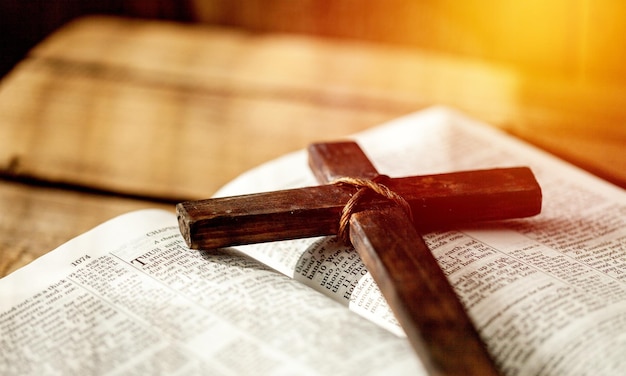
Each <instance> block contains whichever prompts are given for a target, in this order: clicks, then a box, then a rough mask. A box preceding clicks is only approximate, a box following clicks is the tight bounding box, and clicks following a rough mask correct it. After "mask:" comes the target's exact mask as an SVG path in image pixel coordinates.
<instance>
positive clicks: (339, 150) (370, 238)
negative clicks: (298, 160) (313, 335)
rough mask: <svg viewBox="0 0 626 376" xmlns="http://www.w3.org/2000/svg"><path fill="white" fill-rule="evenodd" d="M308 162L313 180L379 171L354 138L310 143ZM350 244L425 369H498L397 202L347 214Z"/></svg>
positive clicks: (432, 371)
mask: <svg viewBox="0 0 626 376" xmlns="http://www.w3.org/2000/svg"><path fill="white" fill-rule="evenodd" d="M309 161H310V163H309V164H310V166H311V169H312V170H313V172H314V174H315V176H316V177H317V179H318V181H319V182H320V183H329V182H332V181H334V180H335V179H338V178H342V177H353V178H364V179H372V178H374V177H376V176H377V175H378V174H379V173H378V171H377V170H376V168H375V167H374V166H373V165H372V163H371V162H370V161H369V159H368V158H367V156H366V155H365V153H364V152H363V150H361V148H360V147H359V146H358V145H357V144H356V143H354V142H338V143H328V144H315V145H312V146H310V147H309ZM350 242H351V243H352V244H353V245H354V248H355V249H356V251H357V252H358V253H359V255H360V256H361V259H362V260H363V262H364V263H365V266H366V267H367V269H368V271H369V272H370V273H371V274H372V277H373V278H374V280H375V281H376V283H377V284H378V286H379V287H380V289H381V292H382V293H383V296H384V297H385V299H386V300H387V302H388V303H389V305H390V307H391V309H392V310H393V312H394V314H395V316H396V317H397V318H398V321H399V322H400V324H401V325H402V328H403V329H404V331H405V333H406V334H407V337H408V338H409V341H410V342H411V345H412V346H413V348H414V349H415V351H416V353H417V354H418V356H419V357H420V359H422V361H423V363H424V366H425V367H426V369H427V370H428V371H429V374H432V375H481V376H482V375H497V374H498V371H497V370H496V367H495V365H494V363H493V361H492V360H491V357H490V356H489V354H488V353H487V351H486V348H485V346H484V344H483V342H482V340H481V339H480V336H479V335H478V333H477V332H476V330H475V328H474V326H473V325H472V322H471V321H470V319H469V317H468V315H467V313H466V312H465V309H464V307H463V305H462V304H461V303H460V300H459V298H458V297H457V295H456V293H455V292H454V290H453V289H452V286H450V284H449V282H448V280H447V278H446V276H445V275H444V273H443V272H442V271H441V269H440V268H439V265H438V264H437V261H436V260H435V258H434V257H433V255H432V253H431V252H430V250H429V249H428V246H426V243H424V240H423V239H422V237H421V235H420V234H419V233H418V232H417V230H416V228H415V227H414V226H413V223H412V222H411V220H410V217H409V216H408V215H407V213H405V212H404V210H403V208H402V207H400V206H398V205H393V206H391V207H388V208H384V209H382V210H363V211H358V212H356V213H353V214H352V215H351V216H350ZM451 354H454V355H451Z"/></svg>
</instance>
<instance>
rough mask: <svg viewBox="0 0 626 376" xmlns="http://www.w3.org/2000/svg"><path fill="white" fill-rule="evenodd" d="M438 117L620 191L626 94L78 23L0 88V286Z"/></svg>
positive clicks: (262, 39) (452, 66) (191, 30)
mask: <svg viewBox="0 0 626 376" xmlns="http://www.w3.org/2000/svg"><path fill="white" fill-rule="evenodd" d="M432 105H446V106H451V107H454V108H457V109H459V110H461V111H463V112H466V113H467V114H469V115H471V116H473V117H475V118H477V119H480V120H483V121H485V122H488V123H490V124H492V125H493V126H495V127H499V128H501V129H504V130H505V131H507V132H510V133H512V134H514V135H516V136H518V137H520V138H522V139H525V140H527V141H529V142H531V143H533V144H535V145H538V146H540V147H542V148H544V149H545V150H547V151H550V152H552V153H554V154H556V155H558V156H560V157H562V158H564V159H567V160H569V161H570V162H572V163H574V164H576V165H578V166H581V167H583V168H585V169H587V170H589V171H590V172H592V173H594V174H597V175H598V176H600V177H602V178H604V179H607V180H609V181H611V182H613V183H615V184H618V185H620V186H622V187H626V158H625V157H626V127H625V126H624V123H625V121H626V91H624V90H623V88H622V87H620V86H617V85H616V86H611V85H609V84H602V85H601V84H590V83H580V82H568V81H565V80H561V79H559V78H558V77H536V76H530V75H527V74H522V73H520V72H517V71H515V70H514V69H511V68H507V67H502V66H495V65H489V64H487V63H484V62H479V61H475V60H470V59H463V58H460V57H455V56H445V55H438V54H434V53H429V52H425V51H419V50H412V49H406V48H399V47H391V46H385V45H376V44H366V43H360V42H355V41H341V40H328V39H326V40H325V39H318V38H313V37H306V36H295V35H284V34H251V33H247V32H245V31H241V30H235V29H224V28H215V27H209V26H191V25H180V24H173V23H157V22H148V21H130V20H124V19H116V18H103V17H98V18H86V19H82V20H79V21H76V22H74V23H72V24H70V25H68V26H66V27H65V28H63V29H61V30H60V31H58V32H57V33H55V34H53V35H52V36H51V37H49V38H48V39H47V40H45V41H44V42H43V43H42V44H40V45H39V46H38V47H37V48H35V49H34V50H33V51H32V52H31V53H30V55H29V56H28V57H27V58H26V59H25V60H24V61H23V62H22V63H21V64H20V65H18V66H17V67H16V69H15V70H14V71H13V72H11V73H10V74H9V75H8V76H6V77H5V78H4V79H3V81H2V82H0V176H1V177H2V179H0V212H1V213H2V216H1V217H0V276H4V275H6V274H8V273H10V272H11V271H13V270H15V269H17V268H19V267H21V266H23V265H25V264H27V263H28V262H30V261H32V260H33V259H35V258H36V257H38V256H40V255H42V254H44V253H46V252H47V251H49V250H51V249H53V248H55V247H56V246H58V245H60V244H61V243H63V242H65V241H67V240H69V239H70V238H72V237H74V236H76V235H78V234H80V233H81V232H84V231H86V230H88V229H89V228H91V227H93V226H95V225H97V224H98V223H100V222H103V221H105V220H107V219H109V218H112V217H114V216H116V215H118V214H122V213H125V212H128V211H131V210H134V209H139V208H146V207H160V208H166V209H169V210H173V206H174V203H175V202H178V201H180V200H185V199H197V198H205V197H208V196H211V195H212V194H213V193H214V192H215V191H216V190H217V189H218V188H219V187H220V186H222V185H223V184H225V183H227V182H228V181H229V180H231V179H233V178H234V177H236V176H237V175H239V174H240V173H242V172H244V171H246V170H247V169H249V168H252V167H254V166H256V165H258V164H260V163H262V162H265V161H268V160H270V159H272V158H275V157H278V156H280V155H282V154H284V153H286V152H290V151H294V150H297V149H300V148H303V147H305V146H306V145H307V144H309V143H311V142H314V141H321V140H331V139H337V138H342V137H344V136H347V135H349V134H352V133H354V132H357V131H360V130H364V129H367V128H369V127H372V126H375V125H377V124H380V123H382V122H384V121H387V120H390V119H393V118H396V117H398V116H401V115H404V114H407V113H410V112H414V111H418V110H420V109H423V108H425V107H428V106H432Z"/></svg>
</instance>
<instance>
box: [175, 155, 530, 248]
mask: <svg viewBox="0 0 626 376" xmlns="http://www.w3.org/2000/svg"><path fill="white" fill-rule="evenodd" d="M384 183H385V185H386V186H387V187H389V189H391V190H392V191H393V192H395V193H397V194H399V195H400V196H402V198H404V199H405V200H406V201H407V202H408V204H409V205H410V206H411V210H412V213H413V218H414V221H415V223H416V224H417V225H425V226H431V227H434V226H441V225H450V224H458V223H463V222H468V221H480V220H496V219H507V218H518V217H528V216H532V215H535V214H538V213H539V212H540V211H541V189H540V187H539V185H538V183H537V181H536V180H535V177H534V175H533V174H532V172H531V171H530V170H529V169H528V168H524V167H518V168H503V169H492V170H476V171H463V172H453V173H447V174H437V175H425V176H414V177H404V178H393V179H388V180H386V181H385V182H384ZM355 192H356V189H355V188H354V187H352V186H349V185H343V184H326V185H321V186H315V187H307V188H300V189H288V190H283V191H275V192H263V193H256V194H248V195H241V196H233V197H220V198H214V199H206V200H198V201H186V202H183V203H180V204H178V205H177V206H176V210H177V214H178V221H179V225H180V229H181V232H182V234H183V237H184V238H185V241H186V242H187V244H188V245H189V246H190V247H191V248H193V249H211V248H220V247H227V246H233V245H241V244H249V243H259V242H267V241H275V240H285V239H294V238H306V237H312V236H321V235H332V234H336V233H337V230H338V227H339V218H340V217H341V212H342V209H343V207H344V206H345V205H346V203H347V202H348V200H349V199H350V197H351V196H352V195H353V194H354V193H355ZM363 205H366V207H385V206H387V205H389V202H388V201H387V199H385V198H383V197H380V196H373V197H371V198H370V199H368V200H367V201H366V202H364V203H363Z"/></svg>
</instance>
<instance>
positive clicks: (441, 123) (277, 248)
mask: <svg viewBox="0 0 626 376" xmlns="http://www.w3.org/2000/svg"><path fill="white" fill-rule="evenodd" d="M354 139H355V140H356V141H357V142H358V143H359V144H360V145H361V147H362V148H363V149H364V151H365V153H366V154H367V155H368V156H369V157H370V159H371V160H372V162H373V163H374V165H375V167H376V168H377V169H378V171H380V172H381V173H383V174H386V175H389V176H392V177H398V176H406V175H427V174H435V173H445V172H451V171H461V170H474V169H487V168H499V167H516V166H529V167H531V169H532V170H533V172H534V174H535V175H536V177H537V180H538V182H539V184H540V186H541V188H542V193H543V209H542V213H541V214H539V215H538V216H535V217H532V218H523V219H516V220H507V221H498V222H487V223H476V224H471V225H467V226H465V227H463V228H460V227H457V228H446V229H441V230H440V231H439V232H432V233H428V234H424V238H425V241H426V242H427V244H428V245H429V247H430V249H431V250H432V252H433V254H434V256H435V257H436V258H437V260H438V262H439V264H440V267H441V268H442V269H443V271H444V273H445V274H446V276H447V277H448V279H449V280H450V282H451V283H452V285H453V287H454V288H455V291H456V292H457V294H458V295H459V297H460V299H461V301H462V302H463V304H464V306H465V307H466V309H467V310H468V312H469V315H470V317H471V319H472V321H473V322H474V324H475V326H476V327H477V329H478V331H479V333H480V335H481V337H482V338H483V340H484V341H485V342H486V344H487V346H488V349H489V352H490V353H491V354H492V356H493V357H494V359H495V361H496V363H497V364H498V366H499V367H500V369H501V370H503V372H504V373H505V374H511V375H515V374H535V375H563V374H581V373H593V374H616V373H619V372H621V370H623V369H624V368H626V358H624V357H623V354H625V353H626V334H624V333H626V257H625V256H624V255H625V254H626V193H625V192H624V190H623V189H621V188H618V187H615V186H613V185H611V184H609V183H606V182H604V181H602V180H600V179H598V178H596V177H593V176H591V175H590V174H588V173H586V172H583V171H581V170H579V169H577V168H575V167H573V166H571V165H569V164H567V163H565V162H563V161H561V160H559V159H557V158H555V157H553V156H551V155H549V154H547V153H545V152H543V151H541V150H539V149H537V148H534V147H532V146H529V145H527V144H525V143H523V142H520V141H518V140H517V139H514V138H512V137H510V136H508V135H506V134H504V133H502V132H501V131H498V130H496V129H494V128H492V127H489V126H487V125H485V124H482V123H480V122H477V121H474V120H471V119H469V118H467V117H465V116H464V115H462V114H459V113H457V112H455V111H453V110H450V109H446V108H433V109H429V110H426V111H422V112H418V113H416V114H413V115H409V116H406V117H403V118H400V119H397V120H395V121H392V122H390V123H388V124H385V125H382V126H380V127H376V128H373V129H371V130H369V131H366V132H363V133H360V134H357V135H355V136H354ZM319 141H334V140H319ZM310 185H317V183H316V181H315V179H314V177H313V175H312V174H311V173H310V171H309V168H308V165H307V157H306V154H305V152H304V151H301V152H296V153H294V154H292V155H288V156H285V157H283V158H281V159H278V160H276V161H273V162H270V163H268V164H266V165H264V166H261V167H259V168H258V169H256V170H252V171H250V172H249V173H247V174H245V175H242V176H241V177H240V178H239V179H236V180H235V181H233V182H232V183H231V184H230V185H227V186H226V187H224V189H223V190H221V191H220V192H218V195H220V196H225V195H235V194H242V193H252V192H256V191H259V190H276V189H285V188H293V187H300V186H310ZM238 248H239V249H240V250H241V251H242V252H244V253H246V254H249V255H251V256H252V257H254V258H257V259H259V260H260V261H262V262H263V263H265V264H267V265H269V266H271V267H272V268H274V269H276V270H279V271H281V272H282V273H285V274H286V275H289V276H292V277H293V278H295V279H297V280H299V281H302V282H303V283H305V284H307V285H309V286H311V287H312V288H314V289H316V290H318V291H321V292H323V293H324V294H327V295H329V296H331V297H333V299H335V300H336V301H338V302H341V303H342V304H344V305H346V306H349V307H350V308H351V309H353V310H354V311H356V312H358V313H360V314H361V315H363V316H365V317H367V318H369V319H371V320H373V321H375V322H377V323H378V324H379V325H381V326H383V327H385V328H387V329H389V330H391V331H392V332H394V333H396V334H398V335H402V330H401V328H400V327H399V326H398V324H397V322H396V321H395V318H394V317H393V315H392V314H391V311H390V310H389V307H388V306H387V304H386V302H385V301H384V299H383V298H382V296H381V294H380V291H379V290H378V288H377V286H376V284H375V283H374V282H373V280H372V278H371V276H370V275H369V273H368V272H367V270H366V269H365V267H364V265H363V264H362V262H361V261H360V259H359V257H358V255H357V254H356V252H355V251H354V250H353V249H351V247H346V246H343V245H341V244H340V243H338V242H337V240H336V239H335V238H334V237H322V238H313V239H301V240H294V241H281V242H273V243H266V244H255V245H248V246H243V247H238Z"/></svg>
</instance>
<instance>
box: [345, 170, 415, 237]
mask: <svg viewBox="0 0 626 376" xmlns="http://www.w3.org/2000/svg"><path fill="white" fill-rule="evenodd" d="M388 179H389V176H387V175H378V176H376V177H375V178H374V179H362V178H353V177H342V178H337V179H335V180H334V181H333V184H345V185H350V186H353V187H356V188H358V190H357V191H356V193H355V194H354V195H352V197H351V198H350V200H348V202H347V203H346V205H344V207H343V209H342V210H341V218H340V219H339V231H338V232H337V236H338V237H339V238H340V239H341V240H342V241H343V242H344V243H345V244H350V231H349V228H350V217H351V216H352V214H354V213H355V212H356V211H357V206H358V204H359V203H360V202H361V201H362V200H363V199H364V198H365V196H366V195H367V193H369V192H374V193H376V194H378V195H380V196H383V197H385V198H386V199H388V200H389V201H391V202H393V203H394V204H396V205H398V206H400V207H401V208H402V209H404V211H405V213H406V214H407V216H408V217H409V218H410V219H411V221H413V214H412V212H411V206H410V205H409V203H408V202H407V201H406V200H405V199H404V197H402V196H400V195H399V194H397V193H396V192H394V191H392V190H391V189H389V187H387V186H386V185H385V184H383V183H382V182H384V181H385V180H388Z"/></svg>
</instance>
